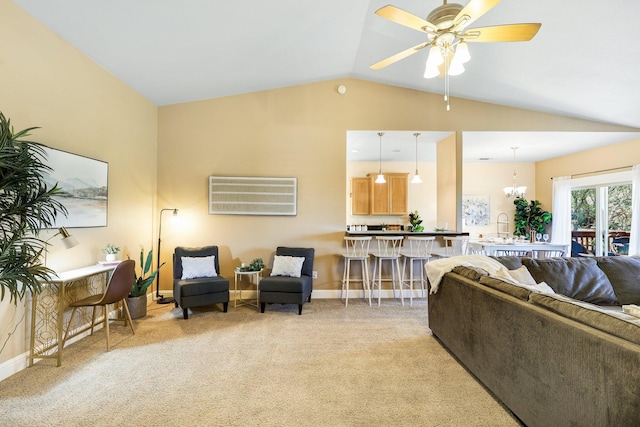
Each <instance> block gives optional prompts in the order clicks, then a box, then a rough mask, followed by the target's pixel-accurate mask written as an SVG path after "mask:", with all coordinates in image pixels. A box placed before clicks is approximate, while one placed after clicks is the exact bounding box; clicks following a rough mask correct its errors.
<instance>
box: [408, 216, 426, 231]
mask: <svg viewBox="0 0 640 427" xmlns="http://www.w3.org/2000/svg"><path fill="white" fill-rule="evenodd" d="M421 224H422V220H421V219H420V214H419V213H418V211H413V212H411V213H409V231H411V232H413V233H419V232H421V231H424V226H422V225H421Z"/></svg>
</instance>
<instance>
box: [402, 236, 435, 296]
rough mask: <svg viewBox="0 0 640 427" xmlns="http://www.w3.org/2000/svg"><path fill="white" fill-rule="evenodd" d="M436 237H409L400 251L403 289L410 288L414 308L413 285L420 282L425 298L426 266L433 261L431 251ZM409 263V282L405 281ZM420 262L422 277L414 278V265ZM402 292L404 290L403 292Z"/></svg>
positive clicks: (419, 268)
mask: <svg viewBox="0 0 640 427" xmlns="http://www.w3.org/2000/svg"><path fill="white" fill-rule="evenodd" d="M435 239H436V238H435V236H408V237H407V240H406V242H405V243H406V244H405V246H404V247H402V249H401V250H400V255H402V280H401V281H400V283H401V284H402V286H401V289H402V288H404V287H405V286H407V287H408V288H409V301H410V303H409V305H411V306H413V283H414V282H415V281H418V280H419V281H420V288H421V289H422V297H423V298H424V290H425V287H426V286H425V283H426V280H425V275H424V264H425V263H427V262H429V260H430V259H431V251H432V250H433V242H434V241H435ZM407 261H409V280H405V274H406V272H407ZM416 262H418V265H419V267H418V270H420V277H416V276H417V275H416V276H414V269H413V268H414V265H415V263H416ZM401 292H402V290H401Z"/></svg>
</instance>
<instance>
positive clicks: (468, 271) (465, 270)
mask: <svg viewBox="0 0 640 427" xmlns="http://www.w3.org/2000/svg"><path fill="white" fill-rule="evenodd" d="M451 271H453V272H454V273H456V274H459V275H461V276H462V277H466V278H467V279H470V280H473V281H474V282H477V281H478V280H480V278H481V277H482V276H488V275H489V273H487V271H486V270H484V269H482V268H480V267H472V266H470V265H458V266H456V267H453V270H451Z"/></svg>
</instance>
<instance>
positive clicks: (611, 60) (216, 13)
mask: <svg viewBox="0 0 640 427" xmlns="http://www.w3.org/2000/svg"><path fill="white" fill-rule="evenodd" d="M13 2H14V3H15V4H17V5H18V6H20V7H21V8H23V9H24V10H25V11H27V12H28V13H29V14H31V15H32V16H34V17H35V18H36V19H38V20H40V21H41V22H43V23H44V24H45V25H46V26H48V27H49V28H51V29H52V30H53V31H54V32H56V33H57V34H59V35H60V36H61V37H63V38H64V39H66V40H67V41H69V42H70V43H71V44H72V45H74V46H76V47H77V48H78V49H79V50H81V51H82V52H84V53H85V54H86V55H88V56H89V57H91V58H93V59H94V60H95V61H96V62H97V63H98V64H100V65H101V66H102V67H103V68H105V69H106V70H108V71H110V72H111V73H113V74H114V75H115V76H116V77H118V78H119V79H121V80H122V81H124V82H125V83H126V84H128V85H129V86H131V87H132V88H133V89H135V90H136V91H138V92H139V93H141V94H142V95H144V96H145V97H146V98H148V99H149V100H150V101H152V102H153V103H155V104H156V105H168V104H175V103H181V102H189V101H195V100H201V99H207V98H215V97H221V96H228V95H234V94H240V93H247V92H253V91H257V90H265V89H272V88H278V87H286V86H291V85H297V84H304V83H310V82H316V81H322V80H328V79H336V78H346V77H354V78H359V79H364V80H369V81H376V82H381V83H386V84H391V85H396V86H401V87H407V88H413V89H417V90H424V91H429V92H435V93H442V91H443V87H444V83H443V80H442V79H438V78H436V79H429V80H427V79H424V78H423V77H422V74H423V72H424V64H425V61H426V56H427V49H423V51H421V52H419V53H417V54H415V55H413V56H411V57H409V58H407V59H404V60H402V61H400V62H397V63H396V64H393V65H391V66H389V67H386V68H384V69H382V70H378V71H373V70H371V69H370V68H369V66H370V65H371V64H373V63H375V62H377V61H379V60H381V59H383V58H386V57H388V56H390V55H392V54H395V53H397V52H399V51H402V50H404V49H406V48H408V47H410V46H414V45H416V44H418V43H420V42H422V41H424V40H425V37H424V34H422V33H420V32H418V31H414V30H411V29H408V28H406V27H403V26H401V25H398V24H395V23H393V22H390V21H388V20H386V19H383V18H381V17H379V16H377V15H375V14H374V12H375V11H376V10H377V9H378V8H380V7H382V6H384V5H386V4H393V5H395V6H397V7H400V8H402V9H404V10H406V11H409V12H411V13H414V14H416V15H418V16H421V17H426V15H427V14H428V13H429V11H431V10H432V9H434V8H435V7H437V6H439V5H441V4H442V2H441V1H440V0H348V1H345V0H323V1H318V0H271V1H268V2H266V1H261V0H233V1H227V2H221V1H211V0H183V1H177V0H174V1H170V0H136V1H131V0H92V1H86V0H48V1H42V0H13ZM460 2H461V3H463V4H466V3H467V1H466V0H460ZM638 16H640V2H638V1H635V0H608V1H606V2H605V1H598V0H582V1H575V0H574V1H557V0H535V1H522V0H503V1H501V2H500V3H499V4H498V5H497V6H496V7H494V8H493V9H492V10H490V11H489V12H488V13H487V14H486V15H484V16H483V17H481V18H480V19H478V20H477V21H476V22H475V23H474V24H472V27H481V26H489V25H498V24H508V23H520V22H541V23H542V27H541V29H540V31H539V32H538V34H537V35H536V37H535V38H534V39H533V40H532V41H530V42H526V43H474V44H471V45H470V51H471V56H472V59H471V61H470V62H469V63H467V64H465V67H466V71H465V73H463V74H462V75H460V76H456V77H452V78H451V85H450V90H451V94H452V95H453V96H455V97H463V98H468V99H473V100H479V101H485V102H491V103H495V104H502V105H507V106H515V107H521V108H525V109H530V110H537V111H545V112H550V113H556V114H561V115H565V116H571V117H578V118H585V119H589V120H594V121H600V122H606V123H614V124H620V125H625V126H630V127H634V128H640V102H638V100H640V43H638V39H639V36H638V35H637V31H636V27H637V25H636V24H637V17H638ZM443 108H444V107H443ZM451 108H453V109H455V99H454V100H453V101H452V105H451ZM412 132H413V131H410V133H409V136H410V138H411V139H412V140H413V137H412V136H411V133H412ZM374 138H375V141H376V142H377V140H378V138H377V135H375V132H374ZM581 141H583V140H581ZM602 143H606V141H605V142H602ZM581 144H582V145H578V146H577V147H575V146H573V145H572V147H573V148H572V150H573V151H576V150H581V149H584V146H585V145H584V144H583V143H582V142H581ZM518 145H522V144H520V143H518ZM511 146H513V143H511V142H509V145H508V147H511ZM563 146H568V144H564V143H563V144H558V143H557V142H556V143H554V144H553V147H555V148H562V147H563ZM466 147H467V141H466V140H465V150H466ZM482 148H483V149H485V148H486V147H482ZM414 151H415V150H414ZM499 151H501V152H504V151H505V148H504V146H501V147H500V150H499ZM506 151H507V153H506V156H505V157H508V158H511V156H512V154H511V152H510V151H509V149H508V148H507V149H506ZM519 151H520V150H519ZM521 151H522V154H523V157H522V159H523V160H525V159H526V157H525V154H524V151H525V150H524V149H523V150H521ZM538 151H540V150H538ZM518 155H519V157H520V152H519V153H518ZM473 156H474V157H475V156H477V154H473ZM495 156H496V157H498V156H499V154H498V153H496V154H495ZM483 157H486V156H483ZM491 157H493V155H491Z"/></svg>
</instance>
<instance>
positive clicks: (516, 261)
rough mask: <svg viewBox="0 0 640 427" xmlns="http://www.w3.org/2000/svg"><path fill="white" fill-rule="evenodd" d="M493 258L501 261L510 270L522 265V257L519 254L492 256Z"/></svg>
mask: <svg viewBox="0 0 640 427" xmlns="http://www.w3.org/2000/svg"><path fill="white" fill-rule="evenodd" d="M491 258H493V259H495V260H497V261H499V262H500V263H501V264H502V265H504V266H505V267H507V269H508V270H515V269H517V268H520V267H522V257H519V256H493V255H492V256H491Z"/></svg>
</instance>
